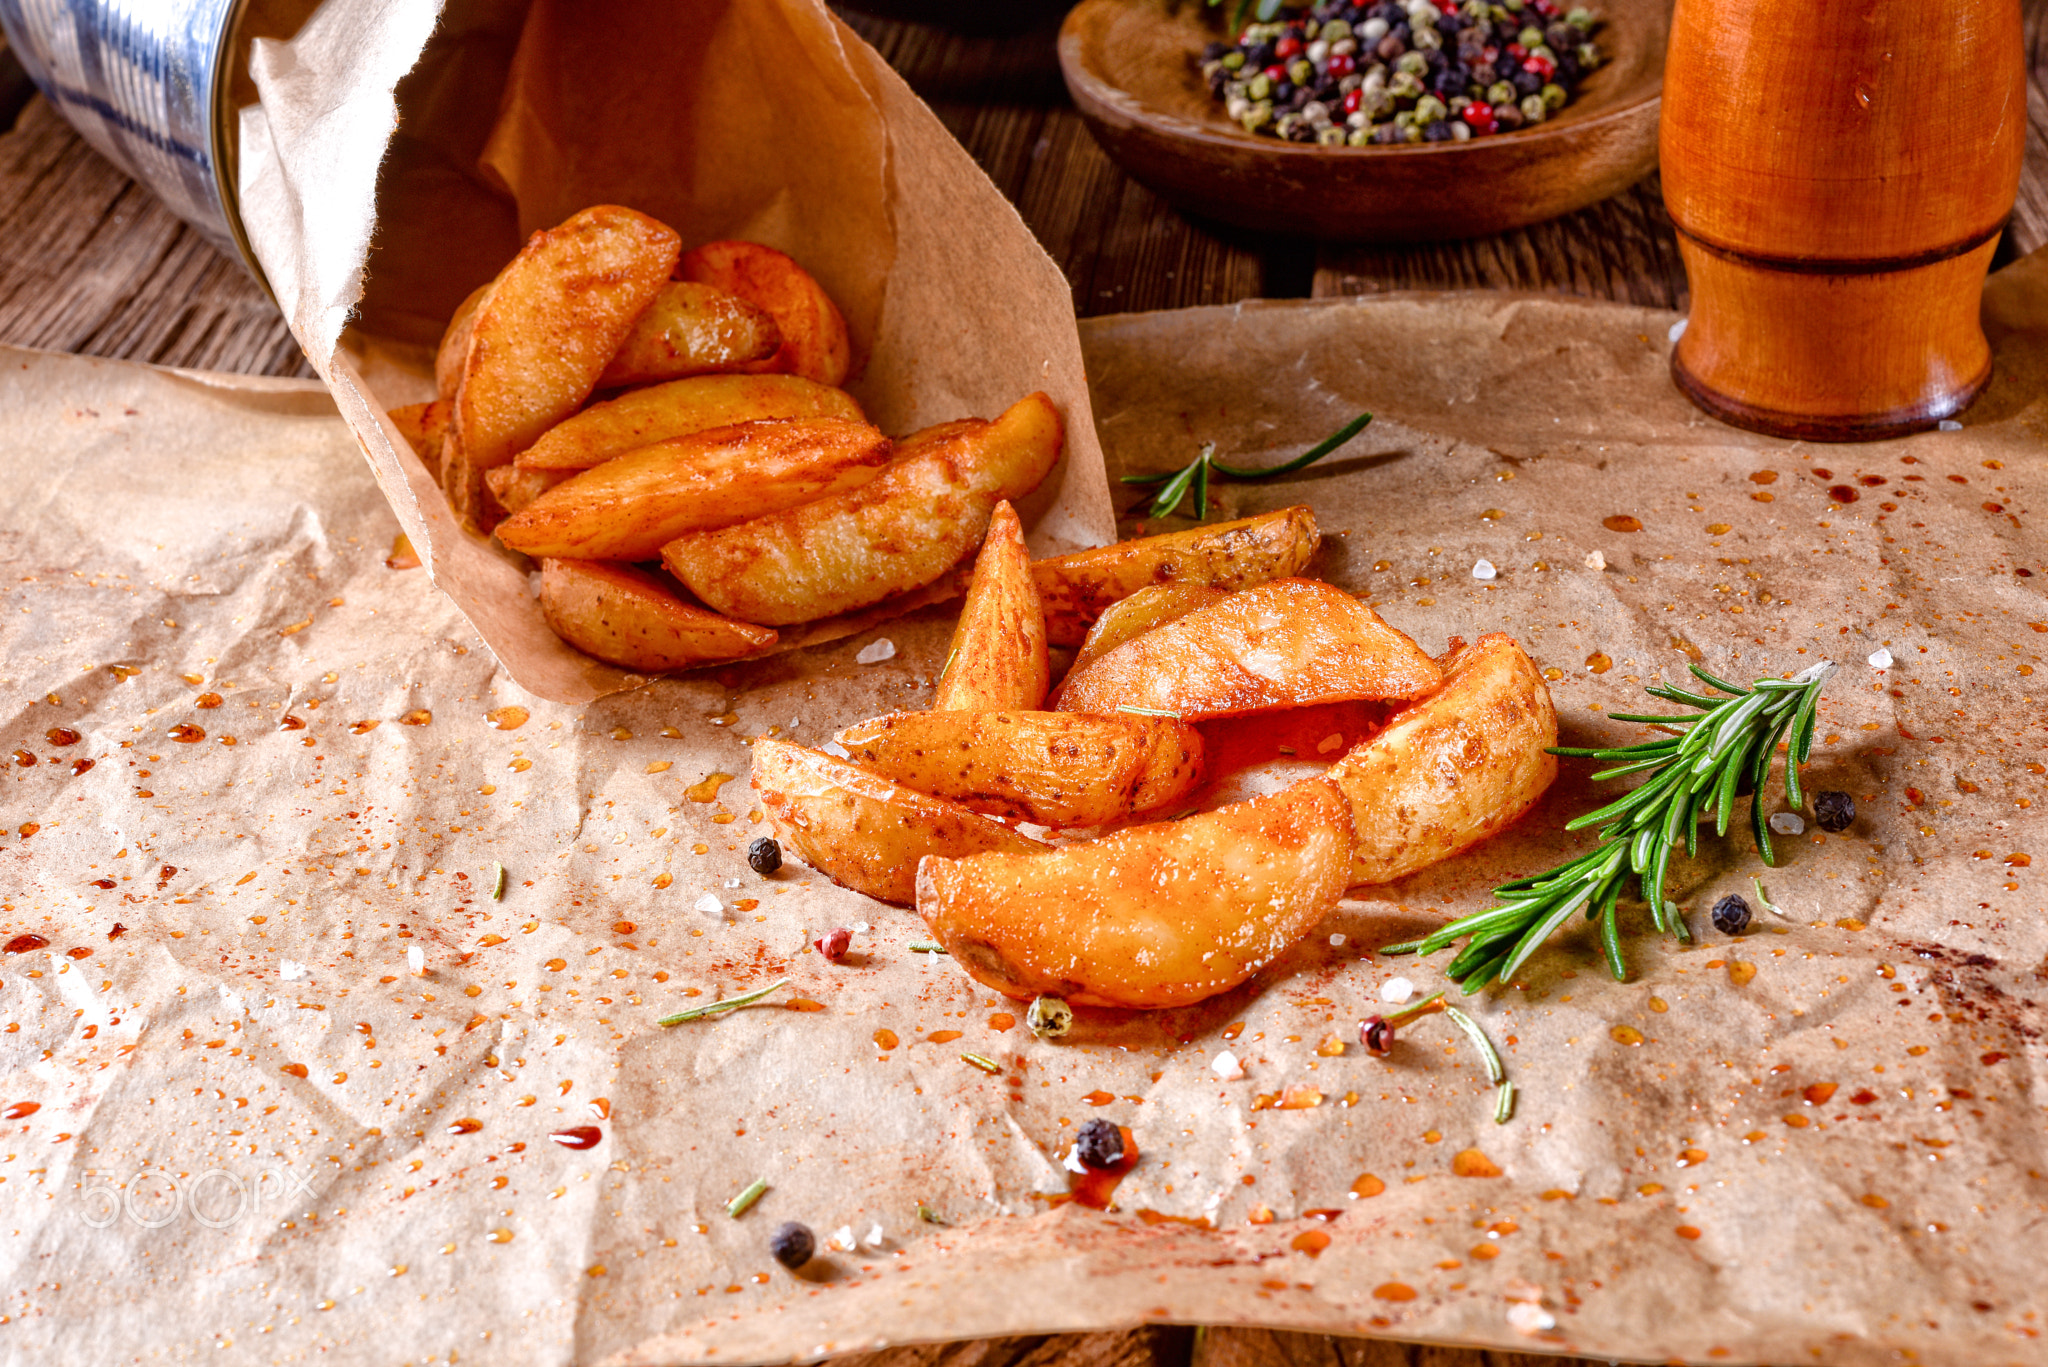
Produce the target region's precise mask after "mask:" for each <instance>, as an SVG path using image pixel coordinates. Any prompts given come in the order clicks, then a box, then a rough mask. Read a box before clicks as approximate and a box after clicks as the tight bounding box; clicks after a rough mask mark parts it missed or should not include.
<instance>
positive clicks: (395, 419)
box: [390, 399, 451, 476]
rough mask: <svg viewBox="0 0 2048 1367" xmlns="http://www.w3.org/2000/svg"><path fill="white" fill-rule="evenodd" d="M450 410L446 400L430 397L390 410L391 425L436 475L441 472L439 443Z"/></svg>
mask: <svg viewBox="0 0 2048 1367" xmlns="http://www.w3.org/2000/svg"><path fill="white" fill-rule="evenodd" d="M450 411H451V409H450V405H449V403H448V401H447V400H446V399H432V400H429V401H428V402H426V403H409V404H407V405H405V407H403V408H394V409H392V410H391V413H390V418H391V422H392V425H393V426H395V427H396V428H397V429H398V432H399V435H400V436H402V437H404V438H405V440H406V444H407V445H409V446H411V447H412V449H413V454H414V455H416V456H418V457H419V458H420V461H421V463H422V464H424V465H425V466H426V467H427V469H428V470H430V471H432V472H434V474H436V475H437V476H438V475H439V474H440V471H441V443H442V442H443V441H444V440H446V439H447V436H448V417H449V413H450Z"/></svg>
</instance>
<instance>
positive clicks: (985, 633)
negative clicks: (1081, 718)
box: [932, 499, 1052, 712]
mask: <svg viewBox="0 0 2048 1367" xmlns="http://www.w3.org/2000/svg"><path fill="white" fill-rule="evenodd" d="M1051 677H1052V676H1051V669H1050V667H1049V666H1048V664H1047V662H1046V657H1045V611H1044V609H1042V608H1041V607H1039V605H1038V586H1037V585H1036V584H1034V583H1033V582H1032V580H1031V553H1030V552H1029V551H1027V550H1025V549H1024V524H1023V523H1021V522H1019V521H1018V520H1017V510H1016V509H1015V508H1012V507H1011V506H1010V503H1009V500H1008V499H1005V500H1003V501H1002V502H1001V503H998V504H996V509H995V513H994V515H993V516H991V517H990V519H989V524H988V535H987V536H986V537H984V538H983V539H982V543H981V554H980V555H979V556H978V557H976V559H975V562H974V578H973V580H972V582H970V583H969V585H968V587H967V602H966V604H965V605H964V606H963V607H962V608H961V609H960V624H959V625H958V626H957V627H955V628H954V629H953V648H952V650H951V651H950V652H949V653H948V655H947V657H946V667H945V672H944V673H943V674H941V675H940V676H939V682H938V686H937V688H936V689H935V690H934V692H933V695H932V710H933V711H934V712H996V711H1001V710H1003V709H1004V708H1014V709H1018V710H1022V711H1029V710H1031V709H1032V708H1036V707H1039V706H1042V705H1043V704H1044V702H1045V690H1046V686H1047V685H1048V684H1049V683H1050V682H1051Z"/></svg>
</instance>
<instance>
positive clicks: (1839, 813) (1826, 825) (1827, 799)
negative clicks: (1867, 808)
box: [1813, 788, 1856, 831]
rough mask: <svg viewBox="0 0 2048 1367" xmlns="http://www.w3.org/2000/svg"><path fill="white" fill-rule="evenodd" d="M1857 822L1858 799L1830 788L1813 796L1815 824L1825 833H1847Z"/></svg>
mask: <svg viewBox="0 0 2048 1367" xmlns="http://www.w3.org/2000/svg"><path fill="white" fill-rule="evenodd" d="M1855 820H1856V799H1855V798H1853V797H1850V796H1849V795H1848V794H1847V793H1844V792H1840V791H1837V790H1836V789H1833V788H1830V789H1828V791H1826V792H1824V793H1815V794H1814V795H1813V824H1814V825H1816V826H1818V827H1820V828H1821V829H1822V830H1824V831H1846V830H1848V829H1849V826H1850V824H1851V823H1852V822H1854V821H1855Z"/></svg>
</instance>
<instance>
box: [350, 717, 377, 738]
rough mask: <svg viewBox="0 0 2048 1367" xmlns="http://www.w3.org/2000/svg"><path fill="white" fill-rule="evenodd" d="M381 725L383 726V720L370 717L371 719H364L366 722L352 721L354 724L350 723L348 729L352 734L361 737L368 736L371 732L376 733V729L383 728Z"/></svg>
mask: <svg viewBox="0 0 2048 1367" xmlns="http://www.w3.org/2000/svg"><path fill="white" fill-rule="evenodd" d="M381 725H383V722H382V720H381V719H379V718H376V717H369V718H365V719H364V720H362V721H352V722H350V723H349V724H348V729H349V730H350V731H351V732H352V733H354V734H355V735H358V736H361V735H366V734H368V733H369V732H371V731H374V730H376V729H377V728H378V727H379V726H381Z"/></svg>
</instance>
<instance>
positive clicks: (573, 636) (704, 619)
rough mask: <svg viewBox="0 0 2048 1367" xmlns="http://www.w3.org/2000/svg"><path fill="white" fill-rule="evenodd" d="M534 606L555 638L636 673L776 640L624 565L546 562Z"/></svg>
mask: <svg viewBox="0 0 2048 1367" xmlns="http://www.w3.org/2000/svg"><path fill="white" fill-rule="evenodd" d="M493 473H496V472H495V471H494V472H493ZM540 610H541V615H542V616H543V617H545V618H547V623H548V625H549V626H550V627H552V628H553V629H554V633H555V635H557V636H559V637H561V638H562V639H563V640H564V641H567V642H568V643H569V644H570V645H572V646H574V647H576V648H577V649H578V650H580V651H582V652H583V653H584V654H585V655H590V656H594V657H596V658H597V659H600V660H603V661H604V662H605V663H606V664H614V665H617V666H619V667H620V668H621V669H633V670H638V671H640V672H641V673H643V674H659V673H662V672H664V671H666V670H670V669H687V668H689V667H690V666H691V665H699V664H708V663H710V662H712V661H714V660H736V659H739V658H740V657H742V656H745V655H751V654H753V653H754V652H755V651H759V650H766V649H767V648H768V647H769V646H772V645H774V644H775V633H774V632H773V631H770V630H769V629H768V628H767V627H757V626H754V625H753V624H752V623H749V622H735V621H732V620H730V619H728V618H724V617H720V616H719V615H718V614H717V613H715V612H706V611H704V610H703V609H702V608H697V607H691V606H690V605H689V604H688V603H685V602H683V601H682V600H681V599H680V598H678V597H676V596H675V594H673V593H671V592H670V591H669V590H668V588H667V586H665V585H664V584H662V582H661V581H660V580H658V579H656V578H655V577H654V576H653V575H651V574H646V573H644V572H642V571H640V570H636V569H634V568H633V567H632V566H630V565H608V564H605V563H603V562H602V561H595V560H558V559H554V558H549V559H545V560H543V561H541V562H540Z"/></svg>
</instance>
